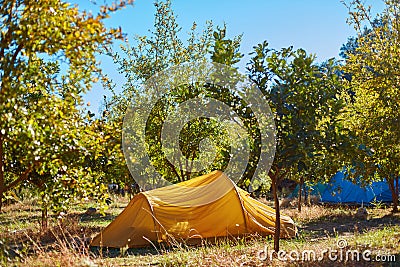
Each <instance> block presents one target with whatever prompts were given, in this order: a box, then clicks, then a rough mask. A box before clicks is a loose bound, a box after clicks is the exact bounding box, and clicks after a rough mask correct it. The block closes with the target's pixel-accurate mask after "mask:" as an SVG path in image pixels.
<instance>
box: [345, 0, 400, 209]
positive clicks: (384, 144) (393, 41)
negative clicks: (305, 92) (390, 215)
mask: <svg viewBox="0 0 400 267" xmlns="http://www.w3.org/2000/svg"><path fill="white" fill-rule="evenodd" d="M346 5H347V7H348V8H349V14H350V18H349V22H350V24H352V25H353V26H354V28H355V30H356V31H357V33H358V35H357V47H356V48H355V49H354V52H353V53H348V54H347V55H348V58H347V59H346V62H345V65H344V66H343V71H344V72H346V73H351V76H352V77H351V79H350V80H349V81H348V82H347V86H348V88H349V90H351V91H353V92H354V94H353V96H352V98H351V99H350V97H349V96H348V95H343V98H344V99H345V100H346V101H347V102H348V105H347V106H346V109H345V112H344V113H343V116H344V117H345V119H346V127H348V128H349V129H350V130H351V131H352V134H353V135H354V136H355V137H356V138H357V142H358V144H357V146H356V150H357V152H359V153H357V152H356V153H353V155H354V158H353V159H352V160H349V163H350V166H351V170H352V171H350V172H349V173H350V174H351V175H353V176H355V175H363V180H364V181H365V182H368V181H371V180H376V179H383V178H386V180H387V182H388V184H389V188H390V189H391V192H392V198H393V211H394V212H396V211H398V204H399V203H398V196H399V189H398V185H399V183H398V176H399V172H400V167H399V164H398V163H399V160H400V158H399V155H400V153H399V152H400V146H399V143H400V142H399V141H400V131H399V130H400V121H399V116H398V110H399V107H400V101H399V100H400V98H399V95H400V92H399V84H400V78H399V77H400V75H399V73H400V72H399V71H400V69H399V63H400V57H399V55H400V39H399V35H398V32H399V31H400V24H399V22H398V20H399V15H398V14H399V12H400V4H399V3H398V1H389V0H388V1H385V5H386V7H385V10H384V11H383V12H382V13H381V14H378V17H377V20H378V21H380V22H381V23H379V24H378V25H376V24H374V20H373V19H372V17H371V14H370V11H369V8H367V7H365V6H364V5H363V4H362V2H361V1H359V0H355V1H351V2H349V3H348V4H346ZM363 25H368V26H369V28H370V31H367V32H365V31H363V30H362V27H363Z"/></svg>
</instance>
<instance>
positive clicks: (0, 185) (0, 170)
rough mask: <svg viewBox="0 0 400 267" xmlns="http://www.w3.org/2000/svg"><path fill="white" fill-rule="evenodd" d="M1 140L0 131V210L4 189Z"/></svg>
mask: <svg viewBox="0 0 400 267" xmlns="http://www.w3.org/2000/svg"><path fill="white" fill-rule="evenodd" d="M3 140H4V138H3V134H1V133H0V212H1V209H2V207H3V194H4V191H5V190H4V189H5V182H4V156H3Z"/></svg>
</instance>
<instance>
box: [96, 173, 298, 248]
mask: <svg viewBox="0 0 400 267" xmlns="http://www.w3.org/2000/svg"><path fill="white" fill-rule="evenodd" d="M274 229H275V210H274V209H272V208H270V207H268V206H267V205H265V204H263V203H261V202H259V201H257V200H255V199H253V198H251V197H250V196H249V194H248V193H247V192H246V191H244V190H242V189H240V188H238V187H237V186H236V185H235V184H234V183H233V182H232V181H231V180H230V179H229V178H228V177H227V176H226V175H225V174H224V173H222V172H221V171H214V172H212V173H210V174H207V175H203V176H199V177H196V178H194V179H191V180H189V181H185V182H182V183H179V184H175V185H170V186H166V187H162V188H157V189H154V190H151V191H147V192H141V193H139V194H137V195H136V196H135V197H134V198H132V200H131V201H130V203H129V204H128V206H127V207H126V208H125V210H124V211H123V212H122V213H121V214H120V215H119V216H118V217H117V218H116V219H115V220H114V221H113V222H112V223H110V224H109V225H108V226H107V227H106V228H105V229H104V230H103V231H102V232H101V233H100V234H98V235H97V236H96V237H95V238H94V239H93V240H92V242H91V245H92V246H104V247H126V246H129V247H143V246H149V245H150V244H151V243H153V244H157V243H159V242H166V243H168V242H171V241H173V240H175V241H179V242H180V241H184V242H186V243H188V244H194V243H198V242H199V241H201V240H202V239H205V238H219V237H232V236H243V235H247V234H254V233H257V234H259V235H262V236H266V235H273V233H274ZM296 232H297V229H296V226H295V224H294V222H293V221H292V219H291V218H290V217H287V216H282V215H281V237H283V238H289V237H293V236H295V235H296Z"/></svg>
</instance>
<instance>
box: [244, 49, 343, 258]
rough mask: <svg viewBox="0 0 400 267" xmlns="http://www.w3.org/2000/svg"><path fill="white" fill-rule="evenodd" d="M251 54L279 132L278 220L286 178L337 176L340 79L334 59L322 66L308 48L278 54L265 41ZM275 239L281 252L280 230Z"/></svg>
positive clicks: (254, 75) (275, 169) (273, 174)
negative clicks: (293, 176) (316, 62)
mask: <svg viewBox="0 0 400 267" xmlns="http://www.w3.org/2000/svg"><path fill="white" fill-rule="evenodd" d="M252 55H253V57H252V58H251V61H250V63H249V64H248V71H249V76H250V78H251V79H252V80H253V81H254V83H255V84H256V85H257V86H258V87H259V88H260V89H261V90H262V92H263V93H264V95H265V97H266V99H267V100H268V101H269V104H270V106H271V109H272V111H273V114H274V119H275V124H276V129H277V131H276V133H277V136H276V138H277V148H276V153H275V158H274V163H273V165H272V167H271V170H270V173H269V176H270V178H271V180H272V189H273V194H274V198H275V209H276V216H277V221H278V218H279V202H278V197H277V192H276V190H277V186H278V185H279V183H280V181H281V180H282V179H283V178H285V177H286V176H287V175H288V174H290V173H291V174H292V175H300V176H302V177H305V178H306V180H307V179H313V176H312V175H307V174H314V175H315V176H314V177H318V178H319V179H320V177H322V175H326V176H328V175H331V174H333V173H334V172H336V171H337V168H338V166H339V165H340V163H339V162H338V161H337V160H335V159H334V158H335V156H336V155H334V153H335V151H337V149H340V147H341V146H343V144H344V142H343V138H342V137H343V133H342V132H341V131H340V130H339V129H340V125H341V122H340V121H338V119H337V114H338V112H339V111H340V109H341V107H342V104H343V103H342V102H341V101H339V100H338V99H337V95H338V93H340V91H341V86H340V79H339V76H338V75H337V73H336V72H337V64H336V62H335V61H334V60H333V59H332V60H329V61H327V62H326V63H325V64H324V65H322V66H318V65H317V64H315V63H314V56H313V55H307V53H306V52H305V51H304V50H303V49H298V50H293V48H292V47H288V48H282V49H281V50H280V51H275V50H271V49H269V48H268V43H267V42H263V43H261V44H259V45H258V46H256V47H254V52H253V53H252ZM316 166H318V167H317V168H315V167H316ZM314 179H315V178H314ZM278 227H279V226H277V228H278ZM275 237H276V238H275V250H276V251H277V250H279V229H278V230H277V232H276V233H275Z"/></svg>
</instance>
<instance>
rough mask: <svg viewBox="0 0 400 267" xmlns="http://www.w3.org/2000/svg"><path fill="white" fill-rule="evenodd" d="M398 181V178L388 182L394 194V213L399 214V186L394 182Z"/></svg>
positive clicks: (390, 179)
mask: <svg viewBox="0 0 400 267" xmlns="http://www.w3.org/2000/svg"><path fill="white" fill-rule="evenodd" d="M395 180H396V181H397V180H398V178H388V179H387V182H388V184H389V188H390V192H391V193H392V200H393V210H392V212H399V209H398V207H397V206H398V205H399V195H398V194H397V191H398V186H399V185H398V184H396V185H395V182H394V181H395Z"/></svg>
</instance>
